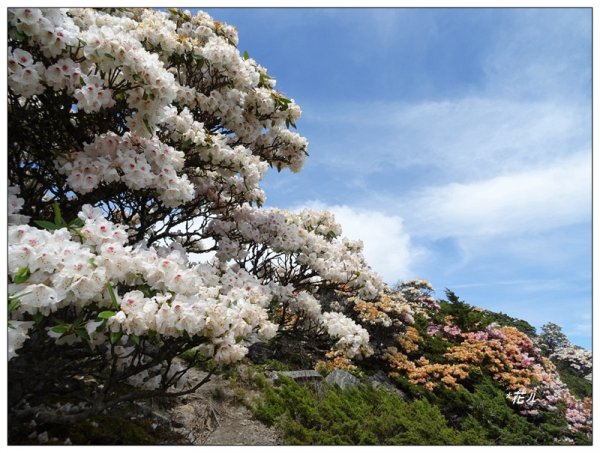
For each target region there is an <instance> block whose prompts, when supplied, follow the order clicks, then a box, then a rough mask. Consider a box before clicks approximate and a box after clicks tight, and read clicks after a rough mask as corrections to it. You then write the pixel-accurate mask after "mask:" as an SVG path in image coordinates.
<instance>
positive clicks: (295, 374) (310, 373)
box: [275, 370, 323, 383]
mask: <svg viewBox="0 0 600 453" xmlns="http://www.w3.org/2000/svg"><path fill="white" fill-rule="evenodd" d="M279 376H285V377H288V378H290V379H293V380H294V381H296V382H298V383H304V382H315V381H316V382H319V381H322V380H323V376H321V375H320V374H319V373H317V372H316V371H315V370H298V371H277V376H276V379H275V380H277V378H279Z"/></svg>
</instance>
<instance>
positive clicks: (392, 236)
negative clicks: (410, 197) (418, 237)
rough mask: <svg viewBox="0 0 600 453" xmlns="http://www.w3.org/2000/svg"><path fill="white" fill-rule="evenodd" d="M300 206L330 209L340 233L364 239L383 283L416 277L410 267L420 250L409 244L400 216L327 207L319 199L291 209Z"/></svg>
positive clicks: (370, 262)
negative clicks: (339, 227) (340, 227)
mask: <svg viewBox="0 0 600 453" xmlns="http://www.w3.org/2000/svg"><path fill="white" fill-rule="evenodd" d="M302 208H310V209H318V210H327V211H330V212H332V213H333V214H334V215H335V218H336V220H337V222H338V223H339V224H340V225H341V226H342V235H343V236H345V237H347V238H349V239H353V240H358V239H360V240H362V241H363V244H364V252H363V253H364V256H365V258H366V260H367V262H368V263H369V265H370V266H371V267H372V268H373V269H374V270H375V271H376V272H377V273H379V275H381V276H382V277H383V279H384V280H385V281H386V282H388V283H390V284H393V283H396V282H397V281H398V280H406V279H410V278H414V277H416V276H415V275H413V273H412V272H413V271H412V270H411V268H412V265H413V264H414V263H415V261H416V260H418V259H420V257H421V255H422V252H420V251H419V250H417V249H416V248H415V247H413V245H412V244H411V241H410V236H409V235H408V234H407V232H406V231H405V228H404V222H403V220H402V218H400V217H398V216H395V215H388V214H385V213H383V212H381V211H376V210H369V209H363V208H356V207H352V206H347V205H334V206H327V205H325V204H323V203H322V202H320V201H311V202H308V203H306V204H304V205H302V206H297V207H296V208H294V210H298V209H302Z"/></svg>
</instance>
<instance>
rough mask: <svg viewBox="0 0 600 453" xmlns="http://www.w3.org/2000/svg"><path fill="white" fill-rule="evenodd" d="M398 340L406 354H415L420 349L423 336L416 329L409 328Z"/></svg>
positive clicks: (399, 335)
mask: <svg viewBox="0 0 600 453" xmlns="http://www.w3.org/2000/svg"><path fill="white" fill-rule="evenodd" d="M396 340H397V341H398V343H399V344H400V346H401V347H402V350H404V351H406V352H409V353H410V352H415V351H417V350H418V349H419V341H420V340H421V336H420V335H419V331H418V330H417V329H415V328H414V327H411V326H408V327H407V328H406V330H405V331H404V332H402V333H400V334H398V335H397V336H396Z"/></svg>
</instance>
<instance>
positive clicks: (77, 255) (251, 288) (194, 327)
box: [9, 206, 277, 362]
mask: <svg viewBox="0 0 600 453" xmlns="http://www.w3.org/2000/svg"><path fill="white" fill-rule="evenodd" d="M80 218H81V219H82V220H84V221H85V225H84V226H83V227H82V228H81V229H80V230H79V232H78V237H80V238H81V239H80V240H81V242H78V241H77V240H74V239H73V238H72V236H71V233H70V232H69V231H68V230H67V229H65V228H63V229H59V230H55V231H53V232H48V231H45V230H39V229H37V228H34V227H30V226H25V225H18V226H11V227H9V275H10V276H11V278H12V279H13V282H14V281H15V279H17V277H18V276H19V275H22V274H23V272H27V273H28V274H30V275H29V276H28V277H27V278H26V281H25V282H22V283H11V284H10V285H9V293H11V294H13V295H15V297H18V299H19V301H20V307H19V309H18V310H17V313H30V314H35V313H38V312H39V313H42V314H45V315H47V314H49V313H51V312H54V311H56V310H57V309H59V308H61V307H64V306H66V305H74V306H76V307H83V306H86V305H89V304H92V303H94V302H95V303H96V304H97V305H98V306H100V307H108V306H110V304H111V300H110V297H109V296H108V294H107V291H106V290H105V288H106V287H107V284H109V283H110V284H113V285H116V284H118V283H125V284H127V285H129V286H136V285H141V284H147V285H149V286H150V288H151V289H152V290H154V291H156V294H155V295H154V296H152V297H145V296H144V294H143V293H142V292H141V291H137V290H135V291H130V292H127V293H125V294H123V295H122V296H120V297H119V305H120V309H121V310H120V311H118V312H117V313H116V314H115V315H114V316H113V317H111V318H110V319H109V323H108V325H109V328H110V329H111V330H113V331H117V330H118V331H123V332H125V333H127V334H129V335H131V334H133V335H143V334H145V333H148V332H149V331H154V332H157V333H158V334H160V335H165V336H172V337H177V336H181V335H182V334H183V333H187V334H189V335H190V336H194V335H199V336H203V337H206V338H208V339H209V340H210V344H209V346H207V347H209V348H210V349H211V353H212V354H214V357H215V359H216V360H217V361H220V362H231V361H235V360H239V359H240V358H241V357H243V356H244V355H245V354H246V352H247V348H246V345H247V343H246V341H245V338H246V337H247V336H249V335H250V334H251V333H252V332H255V331H256V332H258V334H259V336H260V337H261V338H262V339H269V338H272V337H273V336H274V335H275V332H276V327H277V326H276V325H274V324H273V323H271V322H270V321H269V320H268V317H267V312H266V310H265V308H264V307H265V306H266V305H267V304H268V302H269V294H268V292H267V291H266V290H265V289H264V288H263V287H262V286H261V285H260V283H259V282H258V281H256V280H255V279H253V278H252V277H251V276H250V275H249V274H248V273H247V272H245V271H243V270H239V269H238V270H237V271H235V270H234V269H232V268H229V269H227V271H226V272H224V273H223V274H220V273H218V272H217V269H216V268H215V267H213V266H209V265H198V266H196V267H194V268H189V267H186V266H185V265H184V263H183V262H182V261H183V257H182V255H181V254H180V253H179V252H178V251H174V252H171V253H170V254H169V255H167V256H160V255H159V254H158V252H157V251H156V250H155V249H153V248H142V247H136V248H133V247H131V246H126V245H125V242H126V239H127V233H126V231H125V229H124V228H123V227H122V226H120V225H114V224H112V223H111V222H108V221H106V220H104V217H103V213H102V210H101V209H99V208H92V207H90V206H85V207H84V209H83V211H82V213H81V214H80ZM170 292H173V293H175V295H172V294H171V293H170ZM97 326H98V324H95V325H93V324H90V331H89V332H88V333H92V332H94V331H95V327H97ZM23 330H24V329H18V328H16V329H14V330H13V333H10V332H9V335H11V336H13V337H14V339H13V340H11V341H12V344H15V345H20V344H22V340H21V342H20V343H19V341H17V339H22V338H23ZM72 340H75V337H73V338H72ZM14 349H15V350H16V349H17V348H16V347H15V348H14Z"/></svg>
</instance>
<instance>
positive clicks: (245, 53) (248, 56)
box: [244, 50, 250, 60]
mask: <svg viewBox="0 0 600 453" xmlns="http://www.w3.org/2000/svg"><path fill="white" fill-rule="evenodd" d="M248 58H250V55H248V51H247V50H244V60H247V59H248Z"/></svg>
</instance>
